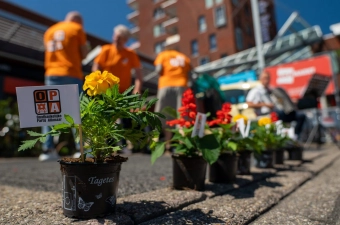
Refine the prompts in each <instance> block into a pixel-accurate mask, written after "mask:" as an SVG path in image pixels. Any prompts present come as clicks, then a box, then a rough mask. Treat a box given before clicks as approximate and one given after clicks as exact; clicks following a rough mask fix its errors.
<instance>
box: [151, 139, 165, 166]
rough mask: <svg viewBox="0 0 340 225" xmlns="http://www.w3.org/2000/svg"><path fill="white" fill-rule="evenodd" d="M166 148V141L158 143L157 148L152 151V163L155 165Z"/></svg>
mask: <svg viewBox="0 0 340 225" xmlns="http://www.w3.org/2000/svg"><path fill="white" fill-rule="evenodd" d="M164 150H165V142H162V143H159V142H158V143H156V146H155V149H154V150H153V151H152V152H151V164H152V165H153V164H154V163H155V161H156V160H157V159H158V158H159V157H161V156H162V155H163V153H164Z"/></svg>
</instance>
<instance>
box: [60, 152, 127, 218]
mask: <svg viewBox="0 0 340 225" xmlns="http://www.w3.org/2000/svg"><path fill="white" fill-rule="evenodd" d="M126 160H127V158H123V157H120V156H113V157H111V158H107V159H105V161H104V162H102V163H94V160H93V159H90V158H87V159H86V162H85V163H81V162H79V159H73V158H63V159H62V160H61V161H60V170H61V174H62V208H63V213H64V215H65V216H67V217H74V218H79V219H89V218H95V217H103V216H105V215H108V214H111V213H113V212H114V211H115V209H116V199H117V191H118V183H119V173H120V169H121V164H122V162H125V161H126Z"/></svg>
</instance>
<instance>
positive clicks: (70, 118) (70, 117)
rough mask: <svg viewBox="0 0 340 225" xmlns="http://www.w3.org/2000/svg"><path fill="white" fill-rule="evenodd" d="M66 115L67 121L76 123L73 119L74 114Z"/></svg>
mask: <svg viewBox="0 0 340 225" xmlns="http://www.w3.org/2000/svg"><path fill="white" fill-rule="evenodd" d="M64 117H65V119H66V121H67V122H69V123H70V124H74V120H73V118H72V116H70V115H67V114H65V115H64Z"/></svg>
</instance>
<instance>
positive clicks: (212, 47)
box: [209, 34, 217, 50]
mask: <svg viewBox="0 0 340 225" xmlns="http://www.w3.org/2000/svg"><path fill="white" fill-rule="evenodd" d="M209 47H210V50H216V49H217V40H216V35H215V34H211V35H209Z"/></svg>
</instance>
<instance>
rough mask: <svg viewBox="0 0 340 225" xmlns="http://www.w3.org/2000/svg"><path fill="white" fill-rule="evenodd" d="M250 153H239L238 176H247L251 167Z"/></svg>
mask: <svg viewBox="0 0 340 225" xmlns="http://www.w3.org/2000/svg"><path fill="white" fill-rule="evenodd" d="M251 153H252V151H240V152H239V157H238V166H237V169H238V174H240V175H249V174H250V167H251Z"/></svg>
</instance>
